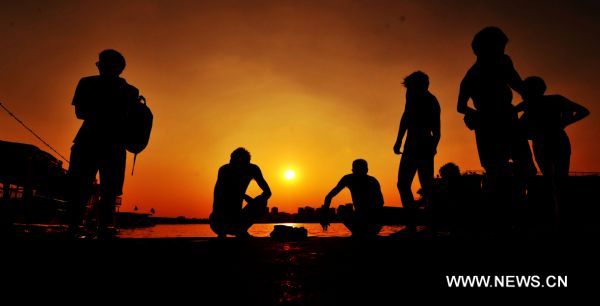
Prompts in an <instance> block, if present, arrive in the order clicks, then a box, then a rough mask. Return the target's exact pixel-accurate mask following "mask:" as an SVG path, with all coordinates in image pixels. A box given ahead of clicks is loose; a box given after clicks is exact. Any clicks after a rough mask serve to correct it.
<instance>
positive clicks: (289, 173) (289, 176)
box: [283, 169, 296, 181]
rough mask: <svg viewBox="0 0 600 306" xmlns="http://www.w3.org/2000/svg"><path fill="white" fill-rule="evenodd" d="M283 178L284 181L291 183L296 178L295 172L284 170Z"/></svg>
mask: <svg viewBox="0 0 600 306" xmlns="http://www.w3.org/2000/svg"><path fill="white" fill-rule="evenodd" d="M283 177H284V178H285V180H286V181H293V180H294V179H295V178H296V171H294V170H292V169H288V170H285V172H284V173H283Z"/></svg>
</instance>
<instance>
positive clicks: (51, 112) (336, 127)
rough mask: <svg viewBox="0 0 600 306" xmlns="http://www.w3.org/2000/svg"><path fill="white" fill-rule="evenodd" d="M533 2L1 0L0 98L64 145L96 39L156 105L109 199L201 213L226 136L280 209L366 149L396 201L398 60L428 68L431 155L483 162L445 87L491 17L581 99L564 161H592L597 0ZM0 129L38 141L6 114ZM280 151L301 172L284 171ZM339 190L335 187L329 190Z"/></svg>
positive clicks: (515, 51) (524, 70)
mask: <svg viewBox="0 0 600 306" xmlns="http://www.w3.org/2000/svg"><path fill="white" fill-rule="evenodd" d="M519 2H520V1H519ZM498 3H501V2H498ZM544 3H545V1H539V2H530V3H528V4H522V3H517V2H516V1H515V3H509V4H505V5H500V4H496V3H494V2H491V1H485V2H484V1H463V2H459V1H427V3H421V2H420V1H56V2H47V1H39V2H38V1H19V2H18V3H16V2H15V3H10V4H9V3H6V2H3V3H2V4H0V37H1V39H0V101H2V102H3V103H4V104H6V105H7V106H8V107H10V108H12V110H13V111H14V112H15V113H16V114H17V115H19V116H20V117H21V118H22V119H23V120H24V121H25V122H27V123H28V124H29V125H30V126H31V127H32V128H33V129H34V130H36V131H38V132H39V133H40V134H41V135H42V136H43V137H44V138H45V139H47V141H48V142H50V143H51V144H53V145H54V146H55V147H56V148H57V149H58V150H59V151H61V152H64V154H66V155H68V152H69V149H70V145H71V141H72V139H73V137H74V135H75V133H76V131H77V129H78V127H79V125H80V124H81V122H80V121H78V120H77V119H76V118H75V115H74V111H73V108H72V106H71V105H70V103H71V98H72V95H73V91H74V89H75V86H76V84H77V81H78V80H79V78H81V77H82V76H86V75H92V74H96V73H97V72H96V69H95V66H94V63H95V62H96V57H97V54H98V53H99V51H101V50H102V49H106V48H114V49H117V50H119V51H121V52H122V53H123V54H124V55H125V57H126V58H127V62H128V66H127V69H126V70H125V72H124V75H123V76H124V77H125V78H126V79H127V80H128V81H129V82H130V83H132V84H133V85H135V86H137V87H138V88H139V89H140V90H141V92H142V94H143V95H145V96H146V97H147V98H148V102H149V104H150V106H151V108H152V110H153V112H154V114H155V127H154V130H153V135H152V138H151V142H150V145H149V147H148V149H146V151H144V152H143V153H142V154H141V155H140V156H139V157H138V162H137V165H136V175H135V176H133V177H131V176H129V175H128V176H127V178H126V182H125V189H124V190H125V195H124V205H123V208H122V210H131V209H132V207H133V206H134V205H137V206H138V207H139V208H140V209H141V210H142V211H147V210H149V209H150V208H152V207H154V208H155V209H156V211H157V213H158V215H163V216H178V215H186V216H190V217H206V216H208V214H209V212H210V209H211V202H212V189H213V186H214V183H215V180H216V173H217V169H218V168H219V167H220V166H221V165H222V164H224V163H227V162H228V160H229V153H230V152H231V151H232V150H233V149H235V148H236V147H238V146H244V147H246V148H247V149H248V150H250V152H251V153H252V160H253V162H255V163H256V164H258V165H259V166H260V167H261V168H262V170H263V173H264V175H265V177H266V179H267V181H268V182H269V184H270V185H271V188H272V190H273V197H272V199H271V201H270V204H269V205H270V206H278V207H279V208H280V210H284V211H295V210H296V207H298V206H305V205H311V206H318V205H320V204H321V203H322V201H323V198H324V196H325V194H326V193H327V192H328V191H329V190H330V189H331V188H332V187H333V186H334V185H335V184H336V183H337V181H338V180H339V178H340V177H341V176H342V175H344V174H346V173H349V172H350V167H351V162H352V160H354V159H355V158H365V159H366V160H367V161H368V162H369V165H370V174H371V175H373V176H375V177H377V178H378V179H379V180H380V182H381V185H382V189H383V193H384V196H385V201H386V205H394V206H397V205H400V198H399V195H398V193H397V190H396V187H395V186H396V173H397V167H398V164H399V157H398V156H396V155H394V154H393V152H392V145H393V143H394V141H395V135H396V132H397V128H398V122H399V118H400V116H401V114H402V111H403V108H404V91H403V88H402V87H401V82H402V78H403V77H404V76H406V75H407V74H409V73H410V72H412V71H414V70H417V69H418V70H423V71H425V72H426V73H428V74H429V76H430V79H431V87H430V90H431V92H432V93H434V94H435V95H436V96H437V97H438V100H439V101H440V103H441V107H442V118H441V119H442V140H441V143H440V146H439V149H438V152H439V153H438V155H437V157H436V169H437V168H439V166H441V165H443V164H444V163H446V162H450V161H453V162H456V163H457V164H458V165H459V166H460V167H461V169H462V170H467V169H472V170H478V169H480V166H479V161H478V158H477V152H476V148H475V142H474V135H473V134H472V133H471V132H470V131H468V130H467V129H466V128H465V127H464V124H463V122H462V117H461V116H459V115H458V114H457V113H456V110H455V109H456V97H457V94H458V84H459V82H460V80H461V79H462V77H463V76H464V73H465V72H466V70H467V69H468V68H469V67H470V65H471V64H472V63H473V61H474V57H473V55H472V52H471V50H470V42H471V39H472V37H473V35H474V34H475V33H476V32H477V31H478V30H479V29H481V28H482V27H484V26H487V25H497V26H500V27H501V28H503V29H504V30H505V32H506V33H507V34H508V36H509V37H510V40H511V41H510V42H509V46H508V50H507V52H508V53H509V55H510V56H511V57H512V58H513V61H514V63H515V66H516V68H517V70H518V71H519V72H520V73H521V75H522V76H523V77H525V76H528V75H533V74H535V75H540V76H543V77H544V78H545V79H546V81H547V83H548V86H549V90H548V92H549V93H560V94H563V95H565V96H566V97H568V98H570V99H572V100H574V101H577V102H580V103H581V104H583V105H585V106H586V107H588V108H589V109H590V110H591V112H592V115H591V116H590V117H589V118H587V119H585V120H584V121H583V122H580V123H577V124H576V125H574V126H572V127H569V128H568V133H569V134H570V136H571V142H572V145H573V155H572V170H573V171H600V162H599V161H598V158H596V156H597V154H595V152H596V151H597V150H598V149H600V145H599V144H598V143H599V142H598V140H597V137H598V136H597V135H600V129H599V125H598V119H597V118H598V117H597V116H596V113H597V112H599V111H600V101H599V98H600V91H599V90H598V87H597V81H598V77H597V71H598V68H599V66H598V54H600V49H599V47H598V37H599V36H600V27H599V25H598V22H597V19H598V15H599V14H598V12H599V10H598V8H599V6H598V4H595V3H594V2H593V1H592V2H589V3H588V2H583V1H581V2H579V1H578V2H577V3H575V4H571V3H570V1H564V2H552V3H553V4H552V5H550V6H548V5H547V4H544ZM517 99H518V96H517V98H516V99H515V101H514V102H518V101H516V100H517ZM0 139H2V140H8V141H17V142H25V143H32V144H35V145H38V146H40V145H41V144H40V143H39V142H38V141H37V140H36V139H35V138H33V136H31V135H29V134H28V133H27V132H26V131H25V130H24V129H23V128H21V127H20V126H19V125H18V124H17V123H16V122H15V121H14V120H12V119H11V118H10V117H8V116H7V115H5V114H0ZM131 160H132V157H131V156H129V157H128V161H129V164H128V171H129V170H130V167H131ZM290 167H291V168H294V169H295V170H296V171H297V178H296V180H294V181H291V182H287V181H285V180H284V179H283V173H284V171H285V170H286V169H287V168H290ZM255 191H256V190H255V189H254V188H253V189H252V192H255ZM349 200H350V199H349V193H348V192H343V193H342V194H340V196H338V198H336V199H335V200H334V204H333V205H334V206H335V205H337V204H341V203H346V202H349Z"/></svg>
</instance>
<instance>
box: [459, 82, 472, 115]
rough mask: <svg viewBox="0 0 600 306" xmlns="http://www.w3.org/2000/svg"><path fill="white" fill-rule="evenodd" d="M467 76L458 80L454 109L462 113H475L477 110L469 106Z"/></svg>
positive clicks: (469, 90)
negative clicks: (458, 87) (458, 85)
mask: <svg viewBox="0 0 600 306" xmlns="http://www.w3.org/2000/svg"><path fill="white" fill-rule="evenodd" d="M467 77H468V75H467V76H465V78H464V79H463V80H462V82H460V89H459V92H458V102H457V103H456V111H458V112H459V113H461V114H463V115H468V114H472V113H476V112H477V111H476V110H475V109H473V108H471V107H469V99H470V98H471V89H470V85H469V82H468V80H467Z"/></svg>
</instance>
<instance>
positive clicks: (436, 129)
mask: <svg viewBox="0 0 600 306" xmlns="http://www.w3.org/2000/svg"><path fill="white" fill-rule="evenodd" d="M433 99H434V104H433V126H432V129H431V134H432V136H433V154H434V155H435V154H436V153H437V146H438V144H439V143H440V139H441V138H442V132H441V127H440V125H441V124H440V114H441V109H440V103H439V102H438V100H437V99H436V98H435V97H434V98H433Z"/></svg>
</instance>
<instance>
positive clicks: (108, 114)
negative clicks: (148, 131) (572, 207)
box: [68, 49, 139, 238]
mask: <svg viewBox="0 0 600 306" xmlns="http://www.w3.org/2000/svg"><path fill="white" fill-rule="evenodd" d="M125 65H126V64H125V58H124V57H123V55H122V54H121V53H119V52H118V51H115V50H112V49H107V50H104V51H102V52H100V55H99V60H98V62H97V63H96V66H97V67H98V71H99V75H96V76H89V77H84V78H82V79H81V80H80V81H79V84H78V85H77V89H76V90H75V95H74V97H73V106H75V115H76V116H77V118H78V119H81V120H83V124H82V125H81V128H80V129H79V132H78V133H77V135H76V136H75V140H74V141H73V147H72V148H71V157H70V163H69V169H68V177H69V181H70V192H69V202H70V205H69V213H68V215H69V231H70V233H71V234H76V233H77V231H78V228H79V225H80V224H81V222H82V218H83V212H84V210H85V205H86V204H87V201H88V200H89V198H90V196H91V193H92V189H93V183H94V180H95V178H96V174H97V173H98V172H99V173H100V200H99V203H97V207H96V209H97V221H98V233H97V234H98V238H108V237H112V236H113V235H114V233H113V232H111V231H110V229H109V226H110V225H111V224H112V223H113V219H114V210H115V202H116V199H117V197H118V196H120V195H122V194H123V182H124V180H125V159H126V151H125V140H126V139H125V131H124V128H125V124H126V122H125V121H126V117H127V111H128V109H129V108H130V107H132V105H133V104H134V103H136V102H137V99H138V97H139V91H138V89H137V88H135V87H134V86H132V85H130V84H128V83H127V82H126V81H125V79H123V78H121V77H120V75H121V73H122V72H123V70H124V69H125Z"/></svg>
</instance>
